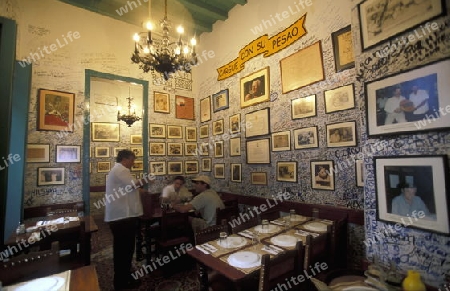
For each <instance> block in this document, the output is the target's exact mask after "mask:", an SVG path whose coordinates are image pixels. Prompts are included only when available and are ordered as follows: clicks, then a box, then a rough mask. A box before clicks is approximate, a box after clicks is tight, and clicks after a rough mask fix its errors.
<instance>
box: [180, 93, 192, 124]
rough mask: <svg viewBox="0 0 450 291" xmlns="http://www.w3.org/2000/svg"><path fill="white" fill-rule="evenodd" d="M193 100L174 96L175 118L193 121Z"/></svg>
mask: <svg viewBox="0 0 450 291" xmlns="http://www.w3.org/2000/svg"><path fill="white" fill-rule="evenodd" d="M194 108H195V107H194V98H190V97H184V96H179V95H175V117H176V118H178V119H188V120H195V114H194V112H195V110H194Z"/></svg>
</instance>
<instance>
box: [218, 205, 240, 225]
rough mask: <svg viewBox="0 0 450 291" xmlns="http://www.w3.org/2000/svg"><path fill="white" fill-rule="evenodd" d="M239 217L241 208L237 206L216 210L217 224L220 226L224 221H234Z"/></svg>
mask: <svg viewBox="0 0 450 291" xmlns="http://www.w3.org/2000/svg"><path fill="white" fill-rule="evenodd" d="M238 215H239V208H238V207H237V206H233V205H232V206H225V208H223V209H220V208H216V224H220V222H221V221H222V219H226V220H227V221H232V220H233V219H234V218H236V217H237V216H238Z"/></svg>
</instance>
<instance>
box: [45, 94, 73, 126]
mask: <svg viewBox="0 0 450 291" xmlns="http://www.w3.org/2000/svg"><path fill="white" fill-rule="evenodd" d="M38 94H39V96H38V114H37V119H38V120H37V130H51V131H60V130H63V131H68V132H73V130H74V128H73V124H74V123H73V121H74V112H75V111H74V110H75V94H74V93H69V92H62V91H54V90H47V89H39V93H38Z"/></svg>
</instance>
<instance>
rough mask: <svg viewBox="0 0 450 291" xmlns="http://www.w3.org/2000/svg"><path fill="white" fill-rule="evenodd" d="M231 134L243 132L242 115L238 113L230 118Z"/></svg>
mask: <svg viewBox="0 0 450 291" xmlns="http://www.w3.org/2000/svg"><path fill="white" fill-rule="evenodd" d="M229 129H230V133H239V132H241V114H240V113H236V114H234V115H231V116H230V124H229Z"/></svg>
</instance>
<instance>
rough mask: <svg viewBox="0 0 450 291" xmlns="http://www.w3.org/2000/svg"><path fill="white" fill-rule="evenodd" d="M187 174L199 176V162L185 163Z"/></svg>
mask: <svg viewBox="0 0 450 291" xmlns="http://www.w3.org/2000/svg"><path fill="white" fill-rule="evenodd" d="M184 169H185V170H184V173H185V174H198V161H184Z"/></svg>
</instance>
